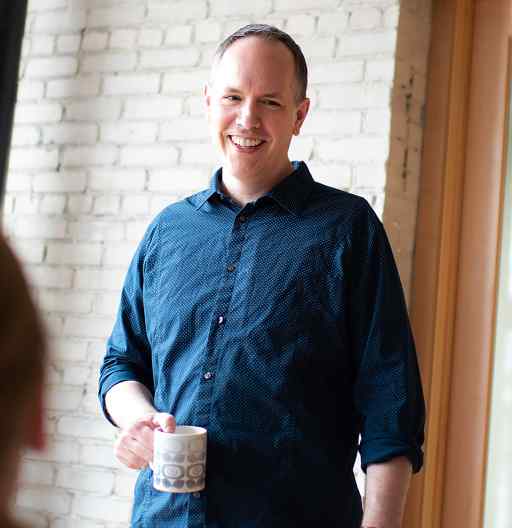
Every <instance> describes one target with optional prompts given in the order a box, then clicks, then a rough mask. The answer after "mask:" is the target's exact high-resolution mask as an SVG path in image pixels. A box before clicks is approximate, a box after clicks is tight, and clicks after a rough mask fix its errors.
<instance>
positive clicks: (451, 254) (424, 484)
mask: <svg viewBox="0 0 512 528" xmlns="http://www.w3.org/2000/svg"><path fill="white" fill-rule="evenodd" d="M432 7H433V11H432V35H431V48H430V56H429V79H428V87H427V109H426V115H427V122H426V128H425V135H424V147H423V161H422V179H421V184H420V201H419V208H418V222H417V228H416V241H417V242H416V250H415V258H414V268H413V284H412V297H411V321H412V325H413V329H414V333H415V337H416V343H417V348H418V355H419V360H420V368H421V371H422V376H423V381H424V389H425V398H426V401H427V411H428V412H427V436H426V442H425V452H426V458H425V467H424V470H423V473H422V474H420V476H419V477H417V478H415V479H414V480H413V485H412V488H411V492H410V494H409V499H408V504H407V508H406V514H405V522H404V525H405V526H414V527H417V528H433V527H439V526H440V519H441V512H442V502H443V501H442V494H443V479H444V467H445V445H446V430H447V427H446V425H447V422H448V401H449V389H450V382H451V350H452V341H453V328H454V319H455V302H456V291H455V289H454V288H453V287H452V285H454V284H455V282H456V274H457V265H458V253H459V251H458V247H459V234H460V219H461V199H460V197H461V194H462V186H463V180H464V172H465V171H464V169H465V142H466V124H467V102H468V86H469V83H468V80H469V74H470V59H471V40H472V23H473V18H472V2H471V0H434V2H433V6H432ZM457 526H460V524H457Z"/></svg>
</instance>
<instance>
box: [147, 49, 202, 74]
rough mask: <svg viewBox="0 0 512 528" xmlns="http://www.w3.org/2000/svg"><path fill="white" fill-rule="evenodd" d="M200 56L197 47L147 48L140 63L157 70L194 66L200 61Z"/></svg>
mask: <svg viewBox="0 0 512 528" xmlns="http://www.w3.org/2000/svg"><path fill="white" fill-rule="evenodd" d="M199 56H200V54H199V50H198V49H195V48H183V49H173V48H169V49H166V50H147V51H142V52H141V56H140V65H141V68H145V69H157V70H161V69H163V68H172V67H182V66H194V65H196V64H197V63H198V61H199Z"/></svg>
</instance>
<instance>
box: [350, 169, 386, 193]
mask: <svg viewBox="0 0 512 528" xmlns="http://www.w3.org/2000/svg"><path fill="white" fill-rule="evenodd" d="M354 176H355V185H356V186H358V187H367V188H375V187H384V185H385V184H386V170H385V167H384V166H383V165H358V166H357V167H356V168H355V172H354Z"/></svg>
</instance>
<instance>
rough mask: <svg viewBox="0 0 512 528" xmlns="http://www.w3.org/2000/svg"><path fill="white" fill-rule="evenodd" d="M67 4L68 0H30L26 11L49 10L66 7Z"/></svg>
mask: <svg viewBox="0 0 512 528" xmlns="http://www.w3.org/2000/svg"><path fill="white" fill-rule="evenodd" d="M67 4H68V0H30V2H29V4H28V12H29V13H33V12H35V11H49V10H51V9H58V8H59V7H67Z"/></svg>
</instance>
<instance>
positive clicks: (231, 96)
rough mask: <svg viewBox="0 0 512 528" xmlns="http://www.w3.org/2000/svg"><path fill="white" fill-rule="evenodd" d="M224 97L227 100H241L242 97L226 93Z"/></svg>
mask: <svg viewBox="0 0 512 528" xmlns="http://www.w3.org/2000/svg"><path fill="white" fill-rule="evenodd" d="M223 99H225V100H226V101H240V97H239V96H238V95H225V96H224V97H223Z"/></svg>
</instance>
